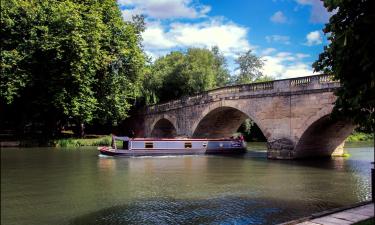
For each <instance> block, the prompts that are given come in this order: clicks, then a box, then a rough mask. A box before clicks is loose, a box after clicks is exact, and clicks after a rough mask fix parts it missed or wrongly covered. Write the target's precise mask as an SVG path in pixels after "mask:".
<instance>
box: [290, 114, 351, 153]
mask: <svg viewBox="0 0 375 225" xmlns="http://www.w3.org/2000/svg"><path fill="white" fill-rule="evenodd" d="M328 111H329V110H328V109H324V110H321V111H320V113H318V114H317V115H316V116H315V117H317V116H320V117H319V118H317V119H316V120H315V121H313V122H311V119H310V120H308V121H307V122H306V123H305V125H306V129H305V130H304V131H303V133H302V135H301V136H300V138H299V141H298V143H297V145H296V147H295V158H307V157H322V156H331V155H332V153H333V152H334V151H335V150H336V151H337V150H341V151H342V144H343V143H344V141H345V139H346V138H347V137H348V136H349V135H350V133H351V132H352V131H353V129H354V128H355V125H353V123H351V122H350V121H348V120H338V119H333V118H332V117H331V114H330V111H329V113H328ZM340 147H341V149H338V148H340ZM341 153H342V152H341Z"/></svg>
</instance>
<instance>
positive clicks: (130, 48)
mask: <svg viewBox="0 0 375 225" xmlns="http://www.w3.org/2000/svg"><path fill="white" fill-rule="evenodd" d="M1 5H2V10H1V36H2V41H1V42H2V43H1V73H0V76H1V84H0V99H1V100H0V101H1V104H2V108H4V109H5V111H7V116H8V117H7V119H13V120H14V121H15V122H16V123H17V124H18V125H19V126H20V127H21V128H22V127H24V126H25V125H26V124H34V125H35V124H39V125H40V126H42V127H43V128H44V129H46V130H45V131H46V134H49V133H50V132H53V131H55V130H56V128H57V127H58V126H59V125H62V124H65V123H66V122H67V121H71V122H74V123H77V124H81V123H90V122H91V121H93V120H94V119H96V120H97V121H102V122H109V123H113V122H115V121H118V120H121V119H124V118H125V117H126V116H127V111H128V109H129V107H130V105H131V104H132V101H133V99H135V97H136V96H137V95H138V94H139V93H140V91H139V85H140V80H141V76H142V68H143V65H144V56H143V52H142V49H141V46H140V35H139V32H140V31H141V27H139V26H136V24H135V23H131V22H124V21H123V20H122V17H121V11H120V9H119V8H118V5H117V3H116V2H115V1H112V0H100V1H96V0H86V1H78V0H77V1H74V0H73V1H72V0H63V1H43V0H31V1H29V0H1ZM137 24H139V23H137ZM25 109H27V110H25ZM15 112H16V114H14V113H15ZM9 115H10V116H13V118H10V117H9Z"/></svg>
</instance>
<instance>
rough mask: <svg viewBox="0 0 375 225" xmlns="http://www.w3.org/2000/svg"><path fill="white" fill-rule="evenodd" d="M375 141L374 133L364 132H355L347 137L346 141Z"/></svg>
mask: <svg viewBox="0 0 375 225" xmlns="http://www.w3.org/2000/svg"><path fill="white" fill-rule="evenodd" d="M360 141H374V134H366V133H362V132H353V133H352V134H351V135H350V136H349V137H347V138H346V140H345V142H360Z"/></svg>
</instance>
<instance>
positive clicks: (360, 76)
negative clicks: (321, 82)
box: [313, 0, 375, 132]
mask: <svg viewBox="0 0 375 225" xmlns="http://www.w3.org/2000/svg"><path fill="white" fill-rule="evenodd" d="M324 5H325V7H326V8H327V9H328V11H329V12H334V13H333V15H332V16H331V18H330V20H329V23H328V24H326V26H325V28H324V32H325V33H327V34H328V40H329V45H328V46H326V47H324V51H323V53H321V54H320V55H319V59H318V60H317V61H316V62H315V63H314V64H313V66H314V68H315V70H316V71H323V72H325V73H329V74H334V75H335V78H336V79H337V80H340V82H341V88H340V89H339V90H338V91H337V93H336V95H337V97H338V98H337V100H336V103H335V108H334V115H335V116H342V117H346V118H349V119H353V120H354V122H355V123H357V124H359V125H360V126H361V127H362V128H366V130H367V131H372V132H374V127H375V61H374V59H375V29H372V28H373V27H375V1H373V0H363V1H356V0H347V1H332V0H329V1H328V0H326V1H325V2H324Z"/></svg>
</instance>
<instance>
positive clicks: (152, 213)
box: [70, 197, 282, 225]
mask: <svg viewBox="0 0 375 225" xmlns="http://www.w3.org/2000/svg"><path fill="white" fill-rule="evenodd" d="M281 211H282V210H281V209H280V208H270V207H268V206H267V204H266V203H265V202H262V201H258V200H254V199H248V198H243V197H229V198H228V197H224V198H213V199H193V200H176V199H169V198H157V199H148V200H138V201H135V202H134V203H131V204H127V205H122V206H115V207H110V208H106V209H102V210H100V211H97V212H93V213H90V214H87V215H84V216H80V217H78V218H76V219H74V220H72V221H71V223H70V224H71V225H83V224H92V225H104V224H106V225H112V224H116V225H121V224H275V223H278V222H281V221H276V220H272V218H274V216H273V215H274V214H278V213H280V212H281Z"/></svg>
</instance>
